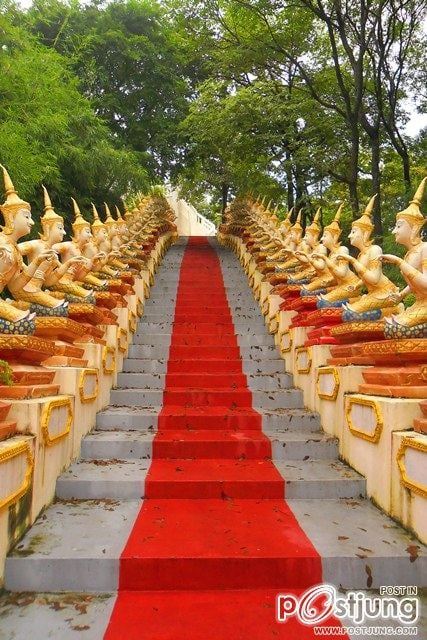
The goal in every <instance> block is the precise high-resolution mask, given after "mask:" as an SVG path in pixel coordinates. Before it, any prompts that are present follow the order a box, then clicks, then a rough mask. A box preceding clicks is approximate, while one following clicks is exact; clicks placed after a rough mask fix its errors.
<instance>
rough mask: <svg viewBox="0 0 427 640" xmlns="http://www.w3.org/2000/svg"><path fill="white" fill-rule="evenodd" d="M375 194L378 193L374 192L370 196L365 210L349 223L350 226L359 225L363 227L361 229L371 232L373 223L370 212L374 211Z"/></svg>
mask: <svg viewBox="0 0 427 640" xmlns="http://www.w3.org/2000/svg"><path fill="white" fill-rule="evenodd" d="M377 195H378V194H377V193H376V194H375V195H373V196H372V198H371V199H370V200H369V202H368V204H367V205H366V209H365V211H364V212H363V213H362V215H361V216H360V218H358V219H357V220H355V221H354V222H353V223H352V225H351V226H352V227H359V228H360V229H363V231H368V232H369V233H372V230H373V228H374V223H373V222H372V213H373V211H374V204H375V200H376V198H377Z"/></svg>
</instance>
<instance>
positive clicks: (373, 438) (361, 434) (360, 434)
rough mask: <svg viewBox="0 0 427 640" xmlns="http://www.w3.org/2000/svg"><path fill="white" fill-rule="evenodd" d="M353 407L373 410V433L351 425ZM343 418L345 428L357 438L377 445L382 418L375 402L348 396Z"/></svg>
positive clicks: (382, 422)
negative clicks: (374, 419) (345, 423)
mask: <svg viewBox="0 0 427 640" xmlns="http://www.w3.org/2000/svg"><path fill="white" fill-rule="evenodd" d="M354 405H361V406H363V407H371V408H372V409H373V410H374V413H375V418H376V425H375V430H374V433H372V434H369V433H366V432H365V431H362V430H361V429H358V428H357V427H355V426H354V425H353V422H352V419H351V408H352V406H354ZM345 417H346V420H347V426H348V428H349V429H350V431H351V433H352V434H353V435H354V436H356V437H357V438H362V439H363V440H367V441H368V442H372V443H374V444H375V443H377V442H378V441H379V439H380V437H381V433H382V430H383V426H384V420H383V417H382V413H381V409H380V407H379V406H378V404H377V403H376V402H375V400H368V399H367V398H355V397H354V396H348V397H347V398H346V408H345Z"/></svg>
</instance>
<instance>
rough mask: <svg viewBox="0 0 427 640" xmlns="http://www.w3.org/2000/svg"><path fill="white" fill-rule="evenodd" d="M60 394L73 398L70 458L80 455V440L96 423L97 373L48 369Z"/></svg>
mask: <svg viewBox="0 0 427 640" xmlns="http://www.w3.org/2000/svg"><path fill="white" fill-rule="evenodd" d="M49 369H51V370H53V371H54V372H55V382H56V383H57V384H58V385H59V387H60V389H61V393H62V394H66V395H70V396H72V397H73V398H74V428H73V430H72V433H71V434H70V438H71V453H70V455H71V458H72V459H75V458H77V457H78V456H79V455H80V446H81V440H82V438H83V437H84V436H85V435H86V434H87V433H89V431H91V429H93V427H94V426H95V423H96V413H97V411H98V394H99V372H98V369H97V368H87V367H49Z"/></svg>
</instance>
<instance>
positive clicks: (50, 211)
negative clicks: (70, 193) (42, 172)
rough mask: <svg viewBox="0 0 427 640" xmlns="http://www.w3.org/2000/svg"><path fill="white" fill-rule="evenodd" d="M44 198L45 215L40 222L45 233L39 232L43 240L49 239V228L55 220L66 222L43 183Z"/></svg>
mask: <svg viewBox="0 0 427 640" xmlns="http://www.w3.org/2000/svg"><path fill="white" fill-rule="evenodd" d="M42 189H43V200H44V209H43V211H44V215H43V216H42V217H41V218H40V223H41V226H42V229H43V233H39V236H40V239H41V240H47V239H48V237H49V229H50V227H51V226H52V225H53V224H54V223H55V222H64V218H63V217H62V216H60V215H58V214H57V213H56V211H55V209H54V208H53V206H52V201H51V199H50V196H49V193H48V190H47V189H46V187H45V186H44V184H42Z"/></svg>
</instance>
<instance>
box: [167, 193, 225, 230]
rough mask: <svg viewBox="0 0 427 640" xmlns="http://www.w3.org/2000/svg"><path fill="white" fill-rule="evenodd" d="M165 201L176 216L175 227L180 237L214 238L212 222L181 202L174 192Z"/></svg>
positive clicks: (191, 206) (186, 203)
mask: <svg viewBox="0 0 427 640" xmlns="http://www.w3.org/2000/svg"><path fill="white" fill-rule="evenodd" d="M166 198H167V201H168V202H169V205H170V206H171V207H172V209H173V211H174V212H175V214H176V225H177V227H178V234H179V235H180V236H215V235H216V227H215V225H214V223H213V222H211V221H210V220H208V219H207V218H205V217H204V216H202V215H201V214H200V213H199V212H198V211H197V210H196V209H195V208H194V207H193V205H191V204H188V202H185V200H181V198H180V197H179V196H178V193H177V192H176V191H170V192H169V193H168V194H167V196H166Z"/></svg>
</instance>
